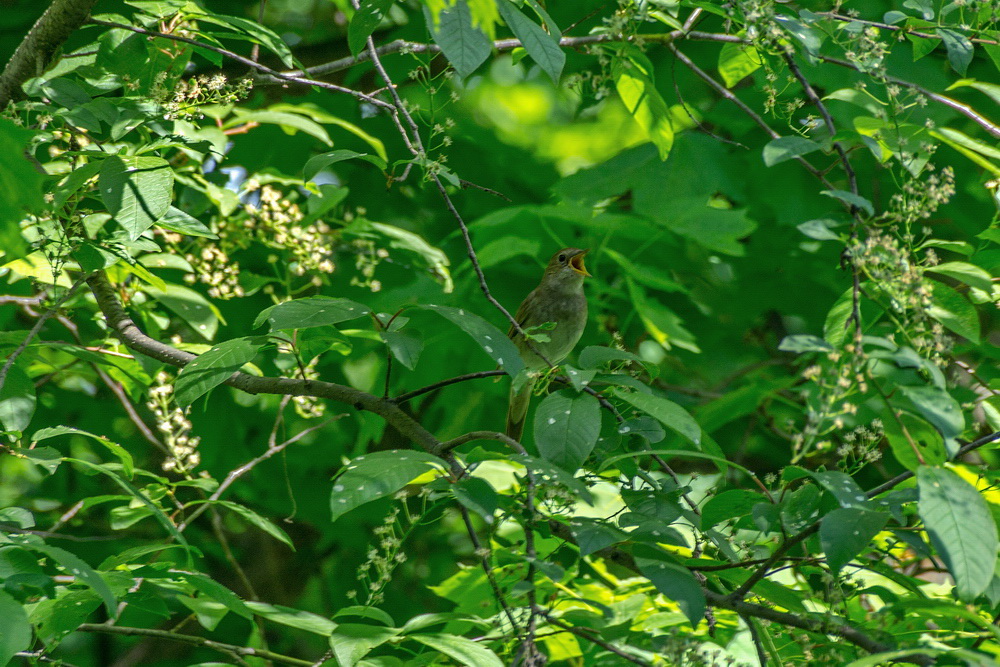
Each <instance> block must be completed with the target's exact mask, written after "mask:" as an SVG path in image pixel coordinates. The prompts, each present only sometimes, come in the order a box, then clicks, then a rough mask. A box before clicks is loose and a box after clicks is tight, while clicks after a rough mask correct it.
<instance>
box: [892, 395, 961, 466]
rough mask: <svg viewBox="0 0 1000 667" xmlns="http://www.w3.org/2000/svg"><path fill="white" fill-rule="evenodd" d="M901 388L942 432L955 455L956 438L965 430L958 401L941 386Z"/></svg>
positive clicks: (952, 453) (925, 416) (950, 450)
mask: <svg viewBox="0 0 1000 667" xmlns="http://www.w3.org/2000/svg"><path fill="white" fill-rule="evenodd" d="M899 390H900V392H902V394H903V396H905V397H906V398H908V399H909V400H910V402H911V403H912V404H913V405H914V406H915V407H916V408H917V411H918V412H919V413H920V414H921V415H922V416H923V418H924V419H926V420H927V421H929V422H930V423H931V424H933V425H934V427H935V428H936V429H937V430H938V431H939V432H940V433H941V435H942V436H943V437H944V442H945V445H946V446H947V447H948V452H949V454H951V455H954V454H955V452H956V451H957V450H958V444H957V443H956V441H955V438H957V437H958V436H959V435H961V434H962V431H964V430H965V416H964V415H963V414H962V406H961V405H959V403H958V401H956V400H955V399H954V398H953V397H952V395H951V394H949V393H948V392H947V391H945V390H944V389H941V388H940V387H900V388H899Z"/></svg>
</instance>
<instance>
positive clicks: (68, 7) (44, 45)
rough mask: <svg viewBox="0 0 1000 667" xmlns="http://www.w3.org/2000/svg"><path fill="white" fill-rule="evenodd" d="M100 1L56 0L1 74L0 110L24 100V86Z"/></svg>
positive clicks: (48, 61) (45, 64)
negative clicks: (22, 87) (8, 104)
mask: <svg viewBox="0 0 1000 667" xmlns="http://www.w3.org/2000/svg"><path fill="white" fill-rule="evenodd" d="M96 2H97V0H53V2H52V4H51V5H49V8H48V9H46V10H45V13H44V14H42V15H41V16H40V17H39V19H38V20H37V21H35V25H33V26H32V27H31V30H29V31H28V34H27V35H25V37H24V39H23V40H21V43H20V45H18V47H17V50H16V51H14V55H13V56H11V59H10V60H9V61H7V66H6V67H5V68H4V70H3V74H0V109H3V108H4V107H6V106H7V103H8V102H11V101H12V100H17V99H20V98H21V97H22V93H21V85H22V84H23V83H24V82H25V81H27V80H28V79H30V78H31V77H33V76H38V75H39V74H41V73H42V72H44V71H45V68H47V67H48V66H49V63H51V62H52V58H53V57H54V56H55V54H56V51H58V50H59V48H60V47H61V46H62V45H63V43H64V42H65V41H66V40H67V39H68V38H69V36H70V35H72V34H73V33H74V32H75V31H76V30H77V28H79V27H80V26H82V25H83V24H84V23H85V22H86V20H87V17H88V16H90V9H91V8H92V7H93V6H94V4H95V3H96Z"/></svg>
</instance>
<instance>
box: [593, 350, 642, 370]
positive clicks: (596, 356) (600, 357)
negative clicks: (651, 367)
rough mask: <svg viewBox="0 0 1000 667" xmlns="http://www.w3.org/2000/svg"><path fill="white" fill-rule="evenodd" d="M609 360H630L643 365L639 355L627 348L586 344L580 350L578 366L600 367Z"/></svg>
mask: <svg viewBox="0 0 1000 667" xmlns="http://www.w3.org/2000/svg"><path fill="white" fill-rule="evenodd" d="M610 361H630V362H635V363H637V364H640V365H645V363H646V362H645V361H643V360H642V357H639V356H637V355H635V354H632V353H631V352H629V351H627V350H618V349H616V348H613V347H602V346H600V345H588V346H587V347H585V348H583V350H582V351H581V352H580V358H579V362H580V367H581V368H586V369H590V368H593V369H600V368H601V367H602V366H604V364H606V363H608V362H610ZM623 365H628V364H623Z"/></svg>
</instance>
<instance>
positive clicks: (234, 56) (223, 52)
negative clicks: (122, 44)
mask: <svg viewBox="0 0 1000 667" xmlns="http://www.w3.org/2000/svg"><path fill="white" fill-rule="evenodd" d="M88 22H89V23H92V24H94V25H102V26H105V27H108V28H121V29H122V30H130V31H132V32H135V33H138V34H140V35H147V36H149V37H160V38H162V39H169V40H172V41H175V42H183V43H185V44H191V45H192V46H197V47H198V48H201V49H207V50H208V51H212V52H214V53H218V54H219V55H220V56H225V57H226V58H229V59H230V60H233V61H236V62H238V63H240V64H242V65H246V66H247V67H249V68H251V69H254V70H257V71H258V72H264V73H265V74H269V75H270V76H272V77H274V78H276V79H279V80H281V81H287V82H290V83H299V84H302V85H305V86H316V87H317V88H323V89H325V90H331V91H334V92H337V93H343V94H345V95H350V96H352V97H356V98H358V99H361V100H364V101H365V102H368V103H369V104H374V105H375V106H378V107H382V108H387V109H391V108H392V105H391V104H388V103H386V102H383V101H382V100H380V99H378V98H375V97H372V96H371V95H368V94H366V93H362V92H361V91H358V90H354V89H352V88H345V87H344V86H338V85H336V84H333V83H327V82H325V81H316V80H314V79H308V78H305V77H301V76H295V75H292V74H284V73H283V72H279V71H278V70H275V69H271V68H270V67H268V66H266V65H261V64H260V63H255V62H254V61H253V60H251V59H250V58H246V57H244V56H241V55H240V54H238V53H234V52H232V51H229V50H228V49H223V48H220V47H218V46H213V45H211V44H204V43H202V42H199V41H197V40H194V39H190V38H188V37H182V36H180V35H169V34H167V33H163V32H159V31H158V30H148V29H146V28H139V27H136V26H132V25H128V24H125V23H115V22H114V21H104V20H102V19H95V18H91V19H90V20H89V21H88Z"/></svg>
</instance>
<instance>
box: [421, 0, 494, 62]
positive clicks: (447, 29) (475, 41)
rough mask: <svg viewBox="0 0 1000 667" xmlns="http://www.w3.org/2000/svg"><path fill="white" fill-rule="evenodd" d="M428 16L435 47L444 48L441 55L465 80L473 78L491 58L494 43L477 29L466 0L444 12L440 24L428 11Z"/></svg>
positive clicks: (457, 2) (425, 12)
mask: <svg viewBox="0 0 1000 667" xmlns="http://www.w3.org/2000/svg"><path fill="white" fill-rule="evenodd" d="M424 15H425V17H426V19H427V28H428V29H429V30H430V32H431V37H432V38H433V39H434V43H435V44H437V45H438V46H440V47H441V53H443V54H444V57H445V58H447V59H448V62H449V63H451V66H452V67H454V68H455V71H456V72H458V75H459V76H460V77H461V78H463V79H464V78H466V77H467V76H469V75H470V74H472V73H473V72H474V71H476V68H477V67H479V66H480V65H482V64H483V61H484V60H486V59H487V58H488V57H489V55H490V51H492V49H493V42H491V41H490V39H489V37H487V36H486V35H485V34H484V33H483V31H481V30H479V29H478V28H475V27H473V25H472V14H471V13H470V12H469V4H468V2H466V0H457V1H456V2H455V4H454V5H452V6H451V7H449V8H448V9H446V10H443V11H441V13H440V14H438V15H437V17H436V18H437V21H435V20H434V18H432V17H431V12H430V10H428V9H426V8H425V9H424Z"/></svg>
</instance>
